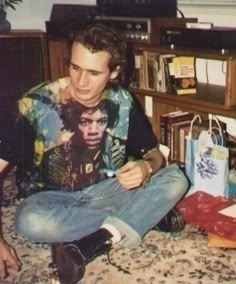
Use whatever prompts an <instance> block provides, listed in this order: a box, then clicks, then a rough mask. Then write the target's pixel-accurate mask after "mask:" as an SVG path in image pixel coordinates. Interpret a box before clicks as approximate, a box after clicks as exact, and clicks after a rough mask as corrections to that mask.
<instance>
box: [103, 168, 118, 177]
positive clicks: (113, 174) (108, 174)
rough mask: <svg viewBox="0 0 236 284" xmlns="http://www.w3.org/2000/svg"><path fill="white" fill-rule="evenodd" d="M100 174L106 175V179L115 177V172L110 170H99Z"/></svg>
mask: <svg viewBox="0 0 236 284" xmlns="http://www.w3.org/2000/svg"><path fill="white" fill-rule="evenodd" d="M101 172H102V173H103V174H106V175H107V176H108V177H114V176H116V171H115V170H112V169H101Z"/></svg>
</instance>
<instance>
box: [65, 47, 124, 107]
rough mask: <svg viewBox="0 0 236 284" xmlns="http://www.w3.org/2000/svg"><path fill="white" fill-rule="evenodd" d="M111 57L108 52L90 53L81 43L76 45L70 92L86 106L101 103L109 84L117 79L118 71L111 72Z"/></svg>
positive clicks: (71, 63) (71, 68)
mask: <svg viewBox="0 0 236 284" xmlns="http://www.w3.org/2000/svg"><path fill="white" fill-rule="evenodd" d="M110 59H111V55H110V54H109V53H108V52H106V51H99V52H96V53H92V52H90V51H89V50H88V49H87V48H86V47H84V46H83V45H82V44H80V43H74V45H73V47H72V51H71V62H70V68H69V72H70V78H71V85H70V91H71V93H72V96H73V97H74V98H75V99H76V100H77V101H79V102H80V103H81V104H83V105H85V106H88V107H89V106H95V105H97V104H98V103H99V101H100V99H101V95H102V92H103V90H104V89H105V87H106V85H107V82H108V81H109V80H111V79H115V78H116V77H117V75H118V73H119V71H118V69H117V70H115V71H113V72H110V70H109V67H108V63H109V61H110Z"/></svg>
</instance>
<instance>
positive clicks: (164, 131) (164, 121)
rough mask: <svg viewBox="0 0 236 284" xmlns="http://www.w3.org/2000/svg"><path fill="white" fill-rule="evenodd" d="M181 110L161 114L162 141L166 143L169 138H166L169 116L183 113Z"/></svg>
mask: <svg viewBox="0 0 236 284" xmlns="http://www.w3.org/2000/svg"><path fill="white" fill-rule="evenodd" d="M181 112H182V111H181V110H177V111H173V112H169V113H164V114H162V115H160V143H161V144H164V145H166V143H167V139H166V136H167V135H166V121H167V117H168V116H171V115H175V114H178V113H181Z"/></svg>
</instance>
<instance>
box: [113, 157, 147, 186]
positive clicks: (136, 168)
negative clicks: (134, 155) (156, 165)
mask: <svg viewBox="0 0 236 284" xmlns="http://www.w3.org/2000/svg"><path fill="white" fill-rule="evenodd" d="M148 175H149V172H148V168H147V165H146V162H145V161H144V160H138V161H132V162H128V163H127V164H125V165H124V166H123V167H121V168H120V169H119V170H118V171H117V179H118V181H119V182H120V184H121V185H122V186H123V187H124V188H126V189H128V190H129V189H133V188H135V187H139V186H141V185H142V184H143V182H144V181H145V179H146V178H147V176H148Z"/></svg>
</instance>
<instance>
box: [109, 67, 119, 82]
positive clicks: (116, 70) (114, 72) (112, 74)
mask: <svg viewBox="0 0 236 284" xmlns="http://www.w3.org/2000/svg"><path fill="white" fill-rule="evenodd" d="M119 73H120V66H117V67H116V69H115V70H113V71H112V72H111V74H110V79H111V80H114V79H116V78H117V77H118V75H119Z"/></svg>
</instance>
